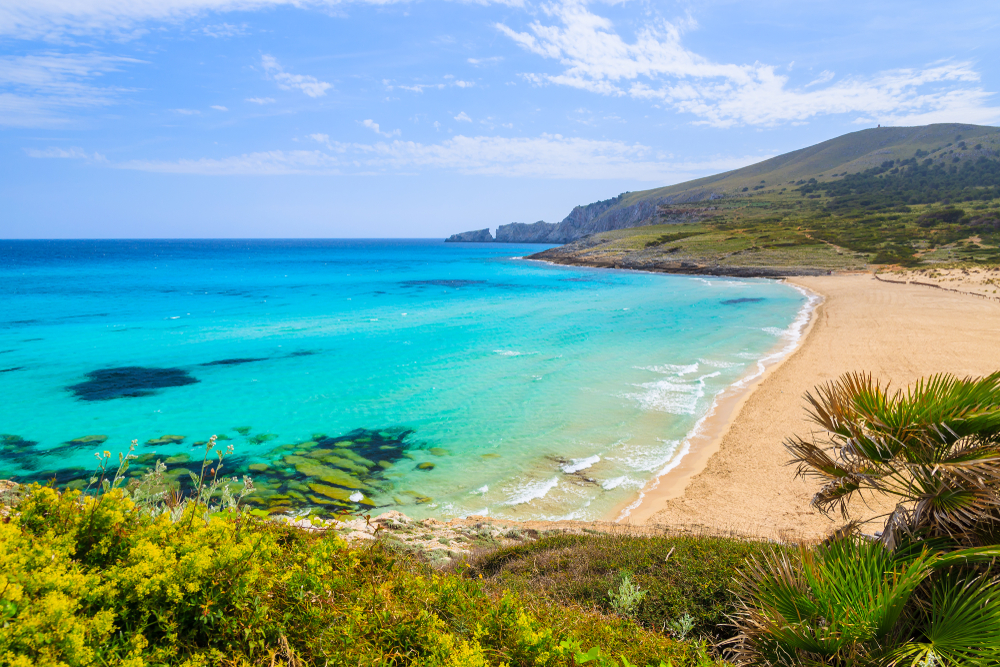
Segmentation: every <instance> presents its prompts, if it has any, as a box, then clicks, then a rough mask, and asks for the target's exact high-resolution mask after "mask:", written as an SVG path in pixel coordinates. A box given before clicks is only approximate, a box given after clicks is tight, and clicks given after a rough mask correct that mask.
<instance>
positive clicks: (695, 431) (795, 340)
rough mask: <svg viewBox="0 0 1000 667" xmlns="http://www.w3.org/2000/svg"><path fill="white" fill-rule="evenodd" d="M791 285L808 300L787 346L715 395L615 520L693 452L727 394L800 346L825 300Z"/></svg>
mask: <svg viewBox="0 0 1000 667" xmlns="http://www.w3.org/2000/svg"><path fill="white" fill-rule="evenodd" d="M786 284H788V283H786ZM788 286H789V287H791V288H793V289H795V290H797V291H798V292H799V293H800V294H802V295H803V296H804V297H806V302H805V303H804V304H803V305H802V307H801V308H800V309H799V312H798V314H797V315H796V316H795V319H794V320H793V321H792V323H791V324H789V325H788V327H787V328H786V329H783V330H781V333H780V336H781V337H782V338H784V339H785V340H786V341H787V342H786V343H785V345H783V346H782V347H781V348H780V349H778V350H776V351H774V352H771V353H770V354H767V355H764V356H763V357H759V358H757V359H756V361H757V367H756V369H755V371H754V372H753V373H750V374H747V375H745V376H744V377H742V378H740V379H739V380H737V381H736V382H734V383H733V384H731V385H730V386H729V387H727V388H725V389H723V390H722V391H719V392H718V393H716V394H715V396H714V397H713V398H712V404H711V405H710V406H709V408H708V410H707V411H706V412H705V414H703V415H702V416H701V417H700V418H699V419H698V421H697V422H695V424H694V427H693V428H692V429H691V430H690V431H689V432H688V433H687V435H686V436H685V438H684V440H683V441H682V442H681V446H680V447H679V449H678V451H677V452H676V454H675V455H674V456H672V457H671V459H670V460H669V461H668V462H667V463H666V464H665V465H664V466H663V468H661V469H660V471H659V472H658V473H656V476H655V477H654V478H653V480H652V482H651V483H650V484H649V485H648V486H647V487H646V488H643V489H641V490H640V491H639V496H638V498H636V499H635V501H633V502H632V503H630V504H629V505H628V506H627V507H625V508H624V509H623V510H622V511H621V514H619V515H618V518H616V519H615V521H616V522H619V521H622V520H623V519H625V518H626V517H628V516H629V515H630V514H631V513H632V510H634V509H635V508H636V507H638V506H639V505H641V504H642V501H643V499H644V498H645V497H646V494H647V493H649V492H650V491H653V490H654V489H656V487H658V486H659V485H660V479H661V478H662V477H663V476H664V475H666V474H667V473H669V472H670V471H671V470H673V469H674V468H676V467H677V466H679V465H680V463H681V460H682V459H683V458H684V457H685V456H687V454H688V453H689V452H690V451H691V441H692V440H693V439H694V438H696V437H698V436H699V435H701V433H702V431H703V430H704V428H705V424H706V423H707V422H708V420H709V419H710V418H711V417H713V416H714V415H715V411H716V410H717V409H718V407H719V399H720V398H721V397H722V396H723V395H725V394H731V393H735V392H738V391H739V390H742V389H745V388H746V387H747V386H748V385H750V384H751V383H752V382H753V381H754V380H756V379H757V378H759V377H761V376H762V375H763V374H764V372H765V371H766V370H767V366H768V365H770V364H773V363H776V362H778V361H780V360H781V359H783V358H784V357H785V356H787V355H788V354H790V353H791V352H792V351H793V350H794V349H795V348H796V346H798V344H799V341H800V340H801V339H802V336H803V334H804V333H805V329H806V326H807V325H808V324H809V320H810V318H811V317H812V313H813V311H814V310H815V309H816V306H817V305H818V304H819V303H820V301H821V300H822V297H821V296H820V295H818V294H816V293H815V292H811V291H809V290H807V289H805V288H803V287H799V286H798V285H791V284H788ZM737 356H739V355H737Z"/></svg>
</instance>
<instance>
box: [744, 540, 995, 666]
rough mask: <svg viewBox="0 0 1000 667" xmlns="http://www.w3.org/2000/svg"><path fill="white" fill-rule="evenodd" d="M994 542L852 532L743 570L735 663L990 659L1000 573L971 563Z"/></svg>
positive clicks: (990, 551) (990, 554)
mask: <svg viewBox="0 0 1000 667" xmlns="http://www.w3.org/2000/svg"><path fill="white" fill-rule="evenodd" d="M997 556H1000V547H978V548H974V549H964V550H961V551H953V552H950V553H947V554H943V553H935V552H931V551H930V550H928V549H926V548H924V549H921V550H916V549H913V548H910V549H900V550H898V551H896V552H893V551H890V550H889V549H887V548H886V547H885V546H884V545H883V544H880V543H878V542H872V541H867V540H863V539H859V538H857V537H856V536H855V537H849V538H846V539H840V540H836V541H833V542H830V543H828V544H825V545H822V546H820V547H818V548H816V549H812V550H810V549H806V548H803V549H802V550H801V551H800V553H799V556H798V558H797V559H793V558H790V557H789V556H788V555H787V554H783V553H777V552H776V553H773V554H772V555H771V556H770V557H766V558H763V559H761V560H755V561H753V562H752V563H751V564H750V566H749V567H748V568H747V569H746V570H744V571H743V572H742V573H741V579H740V580H739V588H740V594H741V595H740V600H741V602H740V603H739V605H738V609H737V613H736V615H735V616H734V619H733V620H734V621H735V623H736V625H737V627H738V628H739V629H740V631H741V633H740V635H739V636H738V637H736V638H735V640H733V642H734V645H735V648H734V653H735V657H736V659H737V662H738V663H739V664H743V665H761V666H763V665H767V666H777V665H788V666H796V667H799V666H801V667H807V666H808V667H813V666H819V665H835V666H838V667H841V666H843V667H855V666H861V665H865V666H873V667H874V666H885V667H930V666H931V665H938V666H951V665H955V666H957V665H970V666H976V665H996V664H998V663H1000V600H998V593H1000V582H998V580H997V579H996V578H994V577H991V576H990V575H988V574H985V573H979V572H976V571H975V570H974V569H971V568H970V567H969V566H970V565H975V564H977V563H982V562H985V561H990V560H992V559H994V558H996V557H997Z"/></svg>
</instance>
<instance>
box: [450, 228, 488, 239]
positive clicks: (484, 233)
mask: <svg viewBox="0 0 1000 667" xmlns="http://www.w3.org/2000/svg"><path fill="white" fill-rule="evenodd" d="M445 242H446V243H456V242H465V243H492V242H493V235H492V234H490V230H489V228H488V227H487V228H486V229H478V230H476V231H474V232H462V233H461V234H452V235H451V236H449V237H448V238H446V239H445Z"/></svg>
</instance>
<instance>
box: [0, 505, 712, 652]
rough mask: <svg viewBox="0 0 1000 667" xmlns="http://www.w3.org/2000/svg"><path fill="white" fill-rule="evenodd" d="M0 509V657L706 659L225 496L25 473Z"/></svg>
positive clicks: (637, 631)
mask: <svg viewBox="0 0 1000 667" xmlns="http://www.w3.org/2000/svg"><path fill="white" fill-rule="evenodd" d="M3 520H4V523H0V664H3V665H12V666H14V667H29V666H39V667H49V666H52V667H55V666H59V667H62V666H67V667H70V666H72V667H76V666H77V665H79V666H85V665H125V666H127V667H139V666H141V665H179V666H180V665H182V666H184V667H195V666H197V665H231V666H234V667H236V666H241V667H242V666H247V665H286V666H288V667H292V666H296V667H297V666H300V665H330V666H334V665H359V664H366V665H427V666H432V665H433V666H438V665H439V666H442V667H444V666H454V667H458V666H476V665H497V666H499V665H510V666H514V665H539V666H545V665H577V664H582V663H585V662H588V663H590V664H595V665H617V664H619V663H618V662H617V661H615V660H611V659H610V658H609V657H608V655H607V654H606V653H602V652H601V651H600V650H598V649H596V648H592V649H590V650H589V651H587V652H584V650H583V647H584V646H585V645H586V646H592V645H593V644H594V643H600V642H603V643H601V644H600V645H602V646H605V647H606V648H607V647H611V648H612V649H613V650H614V651H615V652H616V655H617V658H618V660H620V661H621V664H623V665H631V664H632V663H631V662H629V660H633V661H639V660H641V661H642V662H641V663H640V664H645V663H646V662H648V661H649V660H650V659H653V658H655V660H654V662H656V663H659V658H661V657H662V658H666V659H672V660H673V665H675V666H676V667H680V665H682V664H695V662H694V661H695V660H696V659H697V662H698V663H700V664H704V663H706V662H707V660H708V659H707V658H706V657H705V655H704V653H703V652H701V653H700V657H697V658H696V657H695V654H696V653H698V652H697V651H695V650H694V649H692V647H691V646H690V645H686V644H681V643H675V642H672V641H671V640H669V639H666V638H664V637H660V636H657V635H653V634H652V633H648V632H646V631H643V630H642V629H641V628H638V627H637V626H635V625H631V624H628V623H626V622H625V621H621V620H617V621H615V622H608V623H605V622H603V621H602V620H601V618H603V617H598V615H596V614H594V613H593V612H584V611H581V610H575V609H552V608H549V609H545V610H532V609H531V608H530V605H529V604H526V603H525V601H524V600H522V599H521V598H520V597H518V596H516V595H514V594H512V593H506V594H500V595H491V594H490V593H488V592H487V590H486V589H485V588H484V586H483V584H482V583H481V582H480V581H479V580H478V579H474V578H472V577H470V576H467V575H464V574H463V573H462V572H461V571H460V572H457V573H455V572H452V573H436V572H433V571H431V570H429V569H428V568H426V567H425V566H424V565H422V564H421V563H420V562H419V561H416V560H414V559H413V558H411V557H408V556H406V555H404V554H399V553H395V552H393V551H392V550H391V549H390V548H389V547H387V546H385V545H384V544H382V543H381V542H375V543H374V544H373V545H372V546H369V547H365V548H358V547H350V546H348V545H347V544H346V543H344V542H343V541H342V540H340V539H339V538H337V537H335V536H333V535H330V534H324V533H322V532H315V533H307V532H305V531H302V530H299V529H296V528H292V527H288V526H285V525H282V524H277V523H273V522H269V521H265V520H262V519H260V518H258V517H257V516H254V515H252V514H250V513H245V512H241V511H238V510H235V509H219V508H215V509H211V510H206V506H205V505H203V504H198V503H196V502H192V503H188V504H186V505H184V506H183V508H182V511H181V512H180V513H179V514H178V513H175V512H169V511H154V510H152V509H151V506H150V505H148V504H144V503H141V502H136V501H135V499H134V494H130V492H128V491H126V490H124V489H122V488H114V487H113V485H112V486H111V487H110V488H108V489H107V491H106V492H104V493H100V494H98V495H87V494H81V493H80V492H79V491H67V492H63V493H60V492H58V491H56V490H54V489H51V488H46V487H38V486H35V487H32V488H30V489H29V490H28V491H27V493H26V495H25V497H24V498H23V499H22V500H21V501H20V502H19V504H18V505H17V507H16V508H14V509H13V510H12V511H10V512H9V514H8V516H7V517H6V518H4V519H3ZM536 612H537V613H536ZM574 628H577V629H579V630H580V633H575V632H574ZM629 647H631V650H629ZM635 647H639V648H638V649H637V648H635ZM626 654H627V655H626Z"/></svg>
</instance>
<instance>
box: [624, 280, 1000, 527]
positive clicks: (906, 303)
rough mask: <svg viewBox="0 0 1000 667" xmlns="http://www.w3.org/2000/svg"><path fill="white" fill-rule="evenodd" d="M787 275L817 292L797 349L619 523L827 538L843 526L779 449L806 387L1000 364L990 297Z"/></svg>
mask: <svg viewBox="0 0 1000 667" xmlns="http://www.w3.org/2000/svg"><path fill="white" fill-rule="evenodd" d="M789 282H792V283H794V284H797V285H800V286H802V287H805V288H807V289H809V290H812V291H813V292H816V293H818V294H820V295H822V296H823V297H824V301H823V303H822V304H820V305H819V306H818V307H817V308H816V310H815V311H814V313H813V320H812V323H811V325H810V327H809V329H808V330H807V333H806V334H805V335H804V336H803V339H802V342H801V344H800V345H799V347H798V348H797V349H796V350H795V351H794V352H793V353H792V354H790V355H789V356H788V357H786V358H785V359H784V360H783V361H782V362H781V363H780V364H778V365H776V366H775V367H773V368H771V369H769V370H768V372H767V373H766V374H765V375H764V376H763V377H762V378H761V379H760V380H758V382H757V383H756V385H755V386H753V387H751V388H750V390H748V391H747V392H744V394H743V395H742V396H738V397H735V398H733V399H731V400H730V401H729V402H728V403H727V402H725V401H723V402H722V404H721V405H720V409H719V410H717V413H716V415H715V416H714V417H713V418H712V420H711V422H712V423H711V424H710V425H709V428H707V429H706V435H707V437H705V438H702V441H701V442H699V443H694V444H695V446H694V447H693V448H692V451H691V453H690V454H689V455H688V456H687V457H685V461H684V463H683V464H682V465H681V466H679V467H678V468H677V469H675V470H673V471H671V472H669V473H668V474H667V475H665V476H663V477H662V478H661V479H660V480H659V484H658V485H657V486H656V488H655V489H652V490H651V491H647V493H646V496H645V498H644V499H643V502H642V503H641V504H640V505H639V507H637V508H636V509H635V510H634V511H633V512H632V513H631V515H630V516H629V517H628V519H627V521H629V522H632V523H636V524H646V525H647V526H650V525H662V526H669V527H671V528H672V529H674V530H676V529H691V530H694V531H698V532H709V533H716V532H729V531H734V532H737V533H744V534H756V535H760V536H768V537H774V538H779V539H794V538H800V539H801V538H805V539H809V538H814V537H819V536H822V535H824V534H827V533H828V532H829V531H831V530H832V529H833V528H836V527H838V526H839V525H840V523H839V522H838V520H837V518H836V517H834V518H832V519H830V518H826V517H824V516H823V515H821V514H819V513H818V512H817V511H815V510H814V509H812V508H811V507H810V505H809V501H810V499H811V497H812V495H813V493H815V491H816V489H817V488H818V486H817V482H816V481H814V480H803V479H797V478H796V477H795V470H794V468H792V467H790V466H788V465H786V464H787V462H788V459H789V456H788V453H787V452H786V451H785V449H784V447H783V445H782V442H783V441H784V440H785V438H787V437H788V436H790V435H792V434H799V435H803V436H805V435H807V434H808V433H810V431H811V430H813V429H812V427H811V425H810V423H809V422H808V421H807V415H806V411H805V405H806V403H805V400H804V395H805V393H806V392H807V391H810V390H811V389H813V387H815V386H816V385H818V384H822V383H824V382H827V381H829V380H833V379H836V378H837V377H839V376H840V375H841V374H843V373H845V372H850V371H866V372H871V373H873V374H874V375H875V376H876V377H877V378H880V379H882V380H883V381H890V382H891V383H892V385H893V386H895V387H900V386H905V385H907V384H909V383H910V382H912V381H914V380H916V379H918V378H920V377H923V376H926V375H931V374H934V373H939V372H949V373H954V374H956V375H958V376H962V377H964V376H970V375H971V376H981V375H985V374H987V373H991V372H993V371H995V370H997V369H1000V302H998V301H994V300H987V299H983V298H977V297H975V296H969V295H964V294H959V293H955V292H950V291H945V290H941V289H935V288H932V287H927V286H922V285H914V284H901V283H888V282H880V281H877V280H875V279H873V278H872V276H871V275H870V274H854V275H843V276H823V277H805V278H795V279H793V280H790V281H789ZM954 282H958V281H954ZM954 282H953V284H954ZM862 509H863V508H862ZM860 514H864V512H863V511H862V512H861V513H860Z"/></svg>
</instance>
